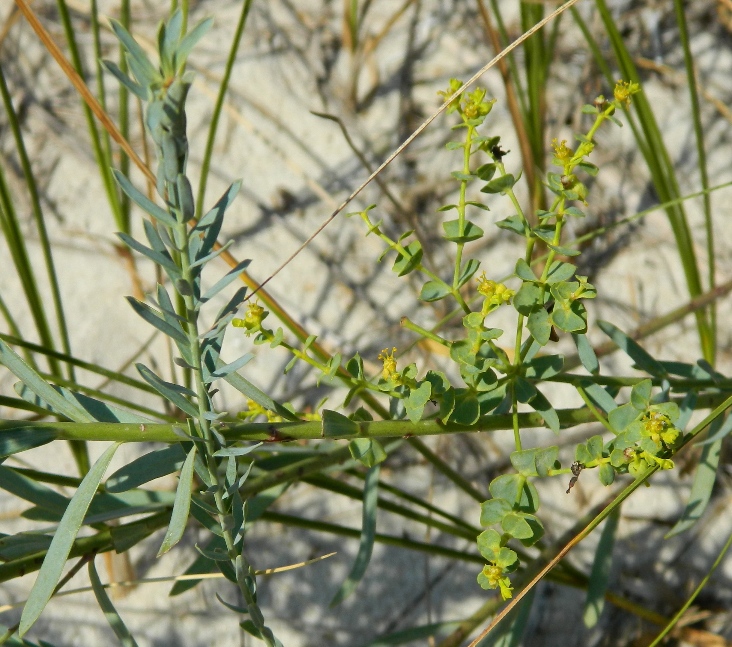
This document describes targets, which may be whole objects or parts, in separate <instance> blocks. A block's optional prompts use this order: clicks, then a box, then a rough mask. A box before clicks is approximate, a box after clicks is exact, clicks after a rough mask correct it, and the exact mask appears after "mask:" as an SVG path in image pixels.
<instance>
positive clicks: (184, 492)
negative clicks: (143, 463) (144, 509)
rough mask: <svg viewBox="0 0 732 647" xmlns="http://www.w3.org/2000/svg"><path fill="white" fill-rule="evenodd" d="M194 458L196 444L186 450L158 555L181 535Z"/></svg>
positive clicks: (185, 520)
mask: <svg viewBox="0 0 732 647" xmlns="http://www.w3.org/2000/svg"><path fill="white" fill-rule="evenodd" d="M195 460H196V446H195V445H193V447H191V450H190V451H189V452H188V456H187V457H186V461H185V463H183V469H182V470H181V471H180V480H179V481H178V488H177V489H176V491H175V503H173V512H172V513H171V515H170V524H169V525H168V530H167V532H166V533H165V537H164V538H163V543H162V544H161V546H160V550H159V551H158V555H157V556H158V557H160V556H161V555H164V554H165V553H167V552H168V551H169V550H170V549H171V548H172V547H173V546H175V545H176V544H177V543H178V542H179V541H180V539H181V537H182V536H183V533H184V532H185V529H186V524H187V523H188V513H189V512H190V509H191V490H192V488H193V464H194V461H195Z"/></svg>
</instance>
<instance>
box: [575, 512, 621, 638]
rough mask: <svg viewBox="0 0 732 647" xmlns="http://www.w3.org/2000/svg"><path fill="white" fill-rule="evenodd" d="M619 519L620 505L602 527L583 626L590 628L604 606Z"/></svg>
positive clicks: (588, 587)
mask: <svg viewBox="0 0 732 647" xmlns="http://www.w3.org/2000/svg"><path fill="white" fill-rule="evenodd" d="M619 521H620V506H618V507H617V508H615V509H614V510H613V511H612V513H611V514H610V516H609V517H608V518H607V521H606V522H605V527H604V528H603V529H602V535H600V541H599V542H598V544H597V549H596V550H595V559H594V561H593V562H592V573H591V574H590V581H589V584H588V586H587V597H586V598H585V608H584V612H583V614H582V619H583V620H584V623H585V627H587V628H589V629H591V628H592V627H594V626H595V625H596V624H597V621H598V620H599V619H600V614H601V613H602V609H603V607H604V606H605V593H606V591H607V585H608V582H609V581H610V570H611V567H612V563H613V546H614V545H615V535H616V533H617V530H618V522H619Z"/></svg>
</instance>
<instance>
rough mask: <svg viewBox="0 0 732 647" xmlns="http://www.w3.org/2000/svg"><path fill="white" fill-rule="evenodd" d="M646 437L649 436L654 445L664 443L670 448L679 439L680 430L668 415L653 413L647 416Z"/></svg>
mask: <svg viewBox="0 0 732 647" xmlns="http://www.w3.org/2000/svg"><path fill="white" fill-rule="evenodd" d="M642 433H643V435H644V436H648V437H649V438H650V439H651V440H652V441H653V442H654V443H657V444H660V443H663V444H664V445H666V446H667V447H670V446H671V445H673V444H674V443H675V442H676V439H677V438H678V437H679V433H680V432H679V430H678V429H677V428H676V427H674V425H673V423H672V422H671V420H670V419H669V417H668V416H667V415H666V414H663V413H660V412H658V411H652V412H650V413H648V414H647V418H646V420H645V421H644V423H643V431H642Z"/></svg>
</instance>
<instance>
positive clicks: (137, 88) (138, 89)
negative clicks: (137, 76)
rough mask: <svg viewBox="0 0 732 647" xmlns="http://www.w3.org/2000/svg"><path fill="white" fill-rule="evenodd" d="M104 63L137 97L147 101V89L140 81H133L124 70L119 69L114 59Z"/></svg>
mask: <svg viewBox="0 0 732 647" xmlns="http://www.w3.org/2000/svg"><path fill="white" fill-rule="evenodd" d="M102 65H103V66H104V67H105V68H106V69H107V71H108V72H109V73H110V74H112V76H114V77H115V78H116V79H117V80H118V81H119V82H120V83H121V84H122V85H124V86H125V87H126V88H127V89H128V90H129V91H130V92H132V94H134V95H135V96H136V97H137V98H139V99H142V100H143V101H147V90H146V89H145V88H143V87H142V86H141V85H140V84H139V83H137V82H136V81H133V80H132V79H131V78H130V77H129V76H127V75H126V74H125V73H124V72H123V71H122V70H120V69H119V67H118V66H117V64H116V63H115V62H114V61H106V60H105V61H102Z"/></svg>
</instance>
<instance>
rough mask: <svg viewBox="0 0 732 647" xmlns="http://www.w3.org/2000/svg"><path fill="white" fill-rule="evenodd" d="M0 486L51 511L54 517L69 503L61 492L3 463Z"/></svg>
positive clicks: (61, 513) (0, 466)
mask: <svg viewBox="0 0 732 647" xmlns="http://www.w3.org/2000/svg"><path fill="white" fill-rule="evenodd" d="M0 488H2V490H4V491H5V492H8V493H10V494H14V495H15V496H17V497H19V498H21V499H24V500H25V501H30V502H31V503H33V504H35V505H37V506H39V507H40V508H42V509H44V510H48V511H49V512H52V513H53V514H54V515H55V516H56V518H60V517H61V516H62V515H63V514H64V512H65V511H66V508H67V506H68V504H69V500H68V499H67V498H66V497H65V496H63V495H62V494H59V493H58V492H56V491H55V490H52V489H51V488H49V487H48V486H47V485H44V484H43V483H39V482H38V481H34V480H33V479H31V478H28V477H27V476H25V475H24V474H20V473H19V472H16V471H15V470H13V469H10V468H8V467H5V466H4V465H0Z"/></svg>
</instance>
